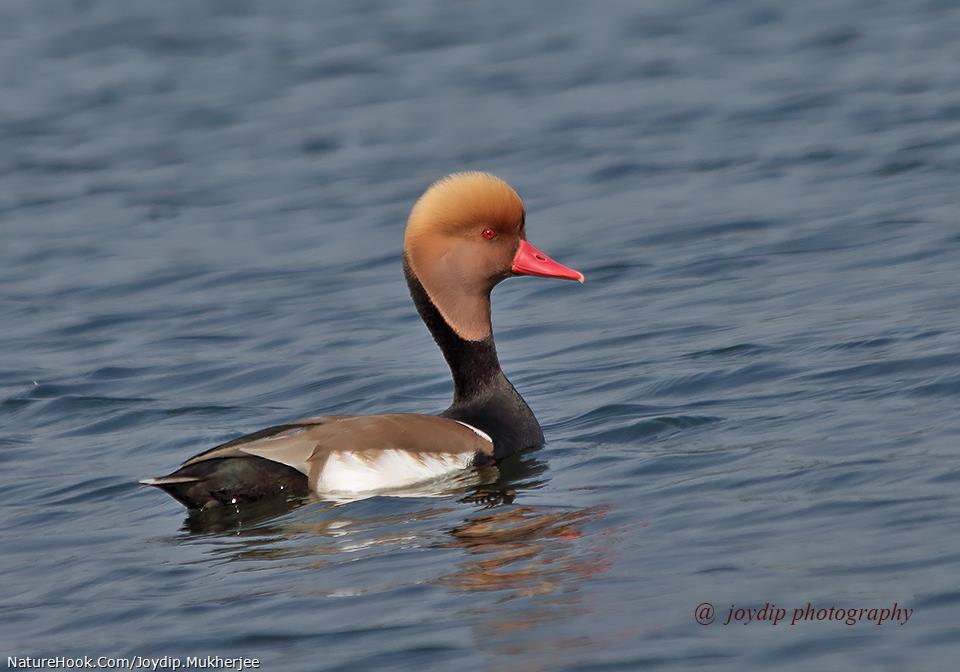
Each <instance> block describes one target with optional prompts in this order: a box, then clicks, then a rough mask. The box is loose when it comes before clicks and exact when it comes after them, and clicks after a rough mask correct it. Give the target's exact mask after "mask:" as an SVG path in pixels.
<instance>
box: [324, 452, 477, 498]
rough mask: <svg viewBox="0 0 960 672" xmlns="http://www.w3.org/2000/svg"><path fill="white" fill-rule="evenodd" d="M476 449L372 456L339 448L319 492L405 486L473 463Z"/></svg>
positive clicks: (330, 462)
mask: <svg viewBox="0 0 960 672" xmlns="http://www.w3.org/2000/svg"><path fill="white" fill-rule="evenodd" d="M473 459H474V456H473V453H436V454H425V453H420V454H418V456H414V454H413V453H410V452H407V451H405V450H395V449H392V448H391V449H388V450H382V451H378V452H377V454H376V456H372V457H370V459H364V458H361V457H359V456H358V455H357V454H356V453H352V452H348V451H335V452H333V453H331V454H330V457H329V458H327V462H326V464H324V466H323V471H321V472H320V474H319V476H318V478H317V488H316V489H317V492H321V493H323V492H369V491H372V490H392V489H396V488H403V487H405V486H408V485H412V484H414V483H420V482H421V481H428V480H430V479H433V478H438V477H440V476H443V475H445V474H449V473H450V472H453V471H459V470H461V469H465V468H467V467H469V466H470V465H472V464H473Z"/></svg>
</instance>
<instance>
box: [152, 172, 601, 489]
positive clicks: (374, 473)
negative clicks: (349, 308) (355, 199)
mask: <svg viewBox="0 0 960 672" xmlns="http://www.w3.org/2000/svg"><path fill="white" fill-rule="evenodd" d="M524 224H525V217H524V208H523V201H521V200H520V197H519V196H518V195H517V193H516V192H515V191H514V190H513V189H512V188H511V187H510V185H508V184H507V183H506V182H504V181H503V180H501V179H499V178H497V177H494V176H493V175H489V174H487V173H480V172H470V173H457V174H454V175H450V176H448V177H445V178H443V179H442V180H439V181H438V182H436V183H434V184H433V185H432V186H431V187H430V188H429V189H427V191H426V192H425V193H424V194H423V196H421V197H420V199H419V200H418V201H417V202H416V204H415V205H414V206H413V210H412V211H411V212H410V217H409V219H408V220H407V228H406V233H405V235H404V240H403V270H404V274H405V275H406V278H407V285H408V286H409V288H410V295H411V296H412V297H413V302H414V303H415V304H416V306H417V311H418V312H419V313H420V317H422V318H423V321H424V322H425V323H426V324H427V328H428V329H430V332H431V333H432V334H433V337H434V339H435V340H436V341H437V344H438V345H439V346H440V349H441V350H442V351H443V356H444V358H445V359H446V360H447V364H448V365H449V366H450V371H451V373H452V374H453V385H454V392H453V403H452V404H451V406H450V408H448V409H447V410H445V411H444V412H443V413H441V414H440V415H438V416H434V415H415V414H401V413H396V414H388V415H368V416H343V415H327V416H319V417H315V418H309V419H306V420H300V421H298V422H292V423H290V424H286V425H279V426H277V427H270V428H268V429H264V430H261V431H259V432H255V433H253V434H248V435H247V436H242V437H240V438H238V439H234V440H233V441H229V442H227V443H224V444H222V445H219V446H216V447H215V448H211V449H210V450H207V451H206V452H203V453H200V454H199V455H195V456H194V457H191V458H190V459H189V460H187V461H186V462H184V463H183V464H182V465H180V468H179V469H177V470H176V471H175V472H173V473H172V474H170V475H169V476H162V477H160V478H148V479H145V480H143V481H141V483H144V484H146V485H154V486H157V487H158V488H161V489H163V490H164V491H166V492H167V493H168V494H170V495H171V496H172V497H174V498H175V499H177V500H178V501H179V502H181V503H182V504H184V505H186V506H187V507H190V508H210V507H216V506H220V505H225V504H237V503H239V502H248V501H252V500H256V499H261V498H265V497H273V496H302V495H306V494H308V493H310V492H315V493H318V494H321V495H322V494H324V493H331V494H334V493H340V494H350V493H353V494H356V493H371V494H372V493H375V492H377V491H381V490H389V489H393V488H403V487H405V486H409V485H412V484H415V483H419V482H422V481H426V480H429V479H432V478H435V477H438V476H440V475H443V474H446V473H449V472H452V471H455V470H460V469H465V468H468V467H471V466H473V465H477V464H487V463H492V462H496V461H498V460H500V459H502V458H504V457H506V456H508V455H511V454H513V453H515V452H517V451H519V450H522V449H524V448H531V447H536V446H540V445H541V444H543V432H542V431H541V430H540V424H539V423H538V422H537V419H536V418H535V417H534V415H533V412H532V411H531V410H530V407H529V406H527V404H526V402H525V401H524V400H523V397H521V396H520V394H519V393H518V392H517V390H516V389H515V388H514V387H513V385H511V384H510V381H509V380H507V377H506V376H505V375H504V374H503V371H502V370H501V369H500V362H499V360H498V359H497V349H496V347H495V346H494V343H493V330H492V327H491V324H490V292H491V290H492V289H493V288H494V286H495V285H496V284H497V283H499V282H500V281H501V280H504V279H506V278H508V277H510V276H512V275H537V276H542V277H547V278H565V279H568V280H579V281H580V282H583V274H582V273H580V272H578V271H575V270H573V269H571V268H567V267H566V266H564V265H562V264H559V263H557V262H556V261H553V260H552V259H550V258H549V257H548V256H547V255H545V254H544V253H543V252H541V251H540V250H538V249H537V248H535V247H534V246H533V245H531V244H530V243H528V242H527V236H526V230H525V227H524Z"/></svg>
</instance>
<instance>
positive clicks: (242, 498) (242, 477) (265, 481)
mask: <svg viewBox="0 0 960 672" xmlns="http://www.w3.org/2000/svg"><path fill="white" fill-rule="evenodd" d="M140 482H141V483H143V484H144V485H152V486H154V487H156V488H160V489H161V490H163V491H164V492H166V493H167V494H168V495H170V496H171V497H173V498H174V499H175V500H177V501H178V502H180V503H181V504H183V505H184V506H186V507H187V508H188V509H209V508H211V507H216V506H227V505H236V504H239V503H242V502H254V501H259V500H262V499H268V498H289V497H304V496H306V495H307V494H308V493H309V490H310V489H309V487H308V485H307V477H306V476H304V475H303V474H302V473H301V472H299V471H297V470H296V469H294V468H293V467H288V466H287V465H285V464H281V463H279V462H274V461H273V460H267V459H265V458H262V457H256V456H253V455H251V456H249V457H226V458H219V459H212V460H204V461H202V462H196V463H194V464H191V465H188V466H186V467H181V468H180V469H178V470H176V471H175V472H173V473H172V474H168V475H167V476H161V477H159V478H145V479H143V480H142V481H140Z"/></svg>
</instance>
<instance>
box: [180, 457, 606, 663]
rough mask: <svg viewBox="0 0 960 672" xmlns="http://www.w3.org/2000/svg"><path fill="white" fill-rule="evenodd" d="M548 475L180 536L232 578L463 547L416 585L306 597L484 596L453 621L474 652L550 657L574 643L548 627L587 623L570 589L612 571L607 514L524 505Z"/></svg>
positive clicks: (320, 505)
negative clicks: (232, 570) (467, 630)
mask: <svg viewBox="0 0 960 672" xmlns="http://www.w3.org/2000/svg"><path fill="white" fill-rule="evenodd" d="M546 470H547V465H546V464H545V463H544V462H543V461H541V460H538V459H536V458H535V457H533V456H532V455H526V456H523V457H520V458H515V459H512V460H508V461H506V462H505V463H502V464H501V465H500V469H499V470H498V471H496V473H495V474H493V475H489V474H488V475H487V477H486V478H481V479H480V482H479V483H474V484H472V485H471V486H469V487H463V486H462V485H461V487H460V488H459V491H454V492H448V493H447V494H446V495H445V496H444V497H441V498H436V497H434V498H430V499H426V500H425V499H423V498H412V499H403V498H384V497H376V498H370V499H365V500H361V501H356V502H353V503H351V504H350V505H349V506H343V505H340V504H338V503H337V502H330V501H322V500H317V499H310V498H307V499H302V500H297V501H291V502H280V503H276V502H275V503H272V504H271V503H263V504H262V505H260V506H256V507H246V508H244V509H243V510H242V511H229V510H224V511H220V512H214V511H206V512H203V513H198V514H194V515H191V516H189V517H188V518H187V519H186V521H185V524H184V528H183V529H184V530H185V531H186V532H189V533H190V534H189V535H188V536H187V537H186V538H185V539H183V541H185V542H186V543H191V542H192V541H196V542H197V543H202V544H204V546H205V548H206V551H207V552H208V553H210V554H213V555H214V556H216V557H219V558H221V559H224V560H227V561H228V562H231V563H232V562H238V563H242V564H243V566H242V568H239V569H238V571H258V570H261V569H266V568H269V567H274V568H275V567H277V566H278V564H279V565H292V567H291V568H293V569H297V568H299V569H303V570H308V571H312V570H316V569H328V570H329V571H332V572H336V570H337V569H338V567H339V566H342V565H343V564H344V563H345V562H351V561H353V560H356V559H358V554H359V555H360V557H363V555H364V554H367V555H369V554H372V553H376V554H378V555H381V556H382V555H383V550H384V548H385V547H386V548H390V547H394V548H404V549H411V548H416V549H419V550H420V551H421V552H424V553H429V551H430V549H460V551H461V558H460V559H459V561H458V565H459V566H458V567H457V569H456V571H454V572H449V573H445V574H439V575H435V576H429V575H427V576H423V575H422V574H417V573H416V570H412V571H411V570H404V571H407V572H408V573H406V574H405V573H404V571H400V572H398V573H397V574H396V575H388V576H389V582H388V585H387V586H383V585H380V586H372V585H343V584H342V583H337V582H335V581H334V582H331V585H330V586H327V587H324V584H323V583H322V582H321V583H318V584H317V586H316V588H315V590H316V593H314V594H315V595H316V596H317V597H318V598H322V597H325V596H328V595H333V594H334V593H336V595H337V596H342V595H344V594H351V595H353V594H362V593H364V592H371V591H372V592H376V591H377V590H383V589H389V587H390V586H394V587H395V586H397V585H403V584H404V583H405V582H418V583H419V582H421V581H424V580H426V582H429V583H433V584H434V585H436V586H438V587H440V588H441V589H443V590H449V591H455V592H463V593H472V594H477V595H479V594H486V595H489V596H490V597H492V598H493V603H491V602H490V599H484V600H481V601H476V600H474V601H469V600H465V601H464V607H463V609H464V612H463V614H461V615H460V616H461V617H462V618H464V619H465V620H466V621H467V622H471V623H472V624H473V628H474V632H475V636H476V638H477V639H478V643H480V644H481V645H483V646H486V647H489V648H490V649H491V650H499V651H501V652H504V653H507V654H509V653H511V651H512V650H513V648H514V647H521V648H523V649H524V650H526V651H530V647H531V646H532V647H535V648H537V649H538V650H540V649H542V650H543V651H544V652H545V654H549V652H550V651H557V650H560V649H562V648H564V647H566V646H577V645H578V641H579V637H578V636H577V635H576V633H572V634H571V633H567V634H566V635H564V634H562V628H558V627H556V626H558V625H559V624H562V623H564V622H568V621H569V620H570V618H571V617H572V616H574V615H576V614H581V613H587V614H588V613H590V611H591V609H592V606H587V605H583V604H582V603H581V598H580V595H579V585H580V584H581V583H582V582H583V581H584V580H586V579H589V578H590V577H593V576H595V575H597V574H601V573H603V572H605V571H607V568H608V567H609V564H610V561H609V559H608V554H609V549H608V548H607V546H606V545H605V543H598V541H597V540H598V539H601V540H602V541H604V542H606V541H607V538H606V537H605V536H604V535H603V533H602V532H598V530H597V527H596V525H594V524H595V523H597V522H598V521H600V519H602V518H603V517H604V516H605V515H606V513H607V510H606V508H604V507H586V508H573V507H568V506H543V505H535V504H530V503H525V502H524V501H523V500H524V496H525V495H528V494H530V493H532V492H533V491H534V490H537V489H539V488H542V487H543V486H544V485H545V484H546V482H547V481H546V479H545V476H544V475H545V472H546ZM211 542H212V543H211ZM429 557H431V556H429V555H425V556H424V558H429ZM250 561H256V562H250ZM264 561H267V562H264ZM426 571H428V572H429V570H428V569H427V570H426ZM332 576H336V575H335V574H334V575H332ZM324 591H326V592H324ZM331 591H332V592H331ZM548 625H549V626H550V627H546V626H548ZM534 629H535V630H536V632H534ZM538 635H539V636H538ZM579 644H583V642H579ZM547 657H549V655H547Z"/></svg>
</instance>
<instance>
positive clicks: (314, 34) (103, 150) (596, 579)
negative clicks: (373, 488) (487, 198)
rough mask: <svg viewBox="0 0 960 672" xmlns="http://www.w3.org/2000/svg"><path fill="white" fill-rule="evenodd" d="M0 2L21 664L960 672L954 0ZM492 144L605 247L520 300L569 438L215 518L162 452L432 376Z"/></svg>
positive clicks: (590, 250)
mask: <svg viewBox="0 0 960 672" xmlns="http://www.w3.org/2000/svg"><path fill="white" fill-rule="evenodd" d="M0 34H2V39H0V84H2V90H3V91H4V95H3V97H2V99H0V236H2V237H0V323H2V325H3V328H2V330H0V400H2V402H0V464H2V468H3V473H4V479H3V490H4V492H3V511H2V514H0V534H2V537H3V539H4V543H3V553H2V555H0V568H2V575H3V577H4V579H3V585H4V588H3V591H2V592H3V597H2V598H0V614H2V616H0V618H2V628H0V654H2V657H3V663H4V664H6V662H7V661H6V656H8V655H21V656H25V655H39V654H43V655H70V654H73V655H79V654H84V653H86V654H91V655H94V656H96V655H109V656H122V655H137V654H140V655H145V656H146V655H149V656H162V655H174V656H187V655H215V654H219V655H222V656H237V655H245V656H253V657H258V658H259V659H260V660H261V661H263V665H264V669H284V670H310V671H314V670H320V669H323V670H371V669H393V670H407V669H423V668H430V669H452V668H454V667H455V668H456V669H459V670H487V669H504V670H541V669H542V670H572V669H591V670H615V669H622V670H636V669H641V668H643V669H657V670H686V669H707V668H709V669H745V668H746V669H761V668H762V669H765V670H766V669H800V668H804V669H809V668H812V667H817V668H818V669H819V668H822V669H863V668H865V667H866V666H868V665H869V666H870V667H871V669H876V670H914V669H928V670H947V669H954V668H955V662H954V661H955V659H956V655H957V653H958V645H957V641H958V638H960V626H958V625H957V621H956V613H957V608H958V605H960V589H958V584H957V576H958V569H960V534H958V532H960V517H958V513H960V497H958V494H957V486H958V483H960V463H958V461H957V459H956V437H957V436H958V434H960V414H958V412H957V402H958V397H960V316H958V308H960V296H958V281H957V278H958V274H960V226H958V221H957V212H958V197H957V194H958V190H957V185H958V176H960V158H958V157H960V93H958V91H960V68H958V67H957V65H958V63H960V42H958V41H957V39H956V36H957V34H960V8H958V7H957V6H956V4H955V3H952V2H947V1H929V2H928V1H919V0H917V1H913V2H893V1H889V2H876V1H870V2H867V1H866V0H864V1H856V0H842V1H838V0H829V1H828V0H816V1H814V2H806V3H791V4H787V3H777V4H773V3H762V2H750V1H749V0H740V1H737V2H725V3H717V2H710V1H708V0H685V1H682V2H676V1H674V0H670V1H667V0H663V1H658V2H644V3H639V4H638V3H633V2H621V3H609V4H604V5H603V6H602V7H594V6H590V5H587V4H583V3H573V2H569V3H559V2H558V3H551V4H550V5H549V6H546V5H544V6H539V7H537V6H534V5H532V4H528V3H516V2H498V3H495V6H491V5H489V4H487V5H484V6H480V5H466V4H459V3H458V4H450V3H430V2H409V3H402V5H401V4H398V3H389V2H375V1H365V2H359V3H348V4H345V5H344V6H342V7H335V6H333V5H332V4H331V5H329V6H327V5H322V4H320V3H310V2H275V3H270V4H269V5H263V4H261V3H252V2H221V3H190V2H173V3H142V2H120V1H115V2H79V1H78V2H53V1H40V2H38V1H36V0H10V1H8V2H6V3H4V4H3V6H2V8H0ZM473 168H479V169H485V170H490V171H492V172H495V173H497V174H499V175H501V176H503V177H504V178H506V179H507V180H508V181H510V182H511V183H512V184H514V186H516V188H517V189H518V190H519V191H520V192H521V194H522V195H523V196H524V197H525V199H526V203H527V209H528V213H529V216H528V228H529V231H530V236H531V240H533V241H534V242H535V243H536V244H537V245H539V246H540V247H542V249H544V250H546V251H548V252H549V253H550V254H552V255H553V256H555V257H556V258H557V259H559V260H561V261H563V262H565V263H568V264H570V265H571V266H574V267H575V268H578V269H580V270H582V271H584V272H585V273H586V275H587V283H586V284H585V285H584V286H583V287H580V286H577V285H576V284H574V283H559V282H551V281H547V280H539V279H518V280H511V281H508V282H507V283H505V284H504V285H502V286H501V287H500V288H498V289H497V291H496V292H495V294H494V326H495V329H496V334H497V337H498V345H499V349H500V352H501V359H502V360H503V364H504V368H505V370H506V371H507V373H508V375H509V376H510V377H511V379H512V380H513V382H514V383H515V384H516V385H517V387H518V388H519V389H520V390H521V391H522V392H523V393H524V395H525V396H526V398H527V400H528V401H529V403H530V405H531V406H532V407H533V408H534V409H535V411H536V412H537V414H538V416H539V418H540V420H541V422H542V424H543V426H544V430H545V433H546V435H547V437H548V441H549V444H548V446H547V447H546V448H544V449H543V450H541V451H539V452H537V453H534V454H531V455H528V456H525V457H524V458H523V459H522V460H518V461H515V462H513V463H511V464H509V465H506V466H505V468H504V473H503V475H502V478H503V482H504V484H505V485H506V486H508V487H511V488H513V489H514V490H515V492H516V497H515V499H514V501H513V503H512V504H503V505H501V506H488V505H487V504H486V503H484V502H483V501H482V497H474V496H472V495H481V494H482V493H476V492H474V491H472V490H471V489H469V488H463V489H462V490H461V491H459V492H454V493H452V494H450V495H448V496H444V497H438V498H411V499H397V498H374V499H369V500H365V501H361V502H356V503H352V504H346V505H342V506H333V505H331V504H329V503H322V502H314V503H309V504H307V505H305V506H302V507H300V508H297V509H295V510H293V511H286V512H270V511H261V512H255V513H256V515H254V514H253V513H251V514H250V515H248V516H243V517H241V518H240V519H236V520H232V519H227V520H223V521H219V522H217V523H216V524H210V523H209V522H208V523H203V522H202V521H200V522H198V521H196V520H194V519H189V518H187V517H185V515H184V512H183V510H182V508H181V507H180V506H179V505H177V504H176V503H175V502H174V501H173V500H171V499H169V498H168V497H166V496H165V495H163V494H162V493H160V492H158V491H154V490H149V489H144V488H141V487H139V486H138V485H137V484H136V480H137V479H138V478H141V477H144V476H150V475H156V474H161V473H166V472H167V471H168V470H170V469H171V468H173V467H174V466H175V465H176V464H178V463H179V461H180V460H182V459H184V458H185V457H187V456H189V455H191V454H193V453H195V452H197V451H199V450H201V449H204V448H207V447H209V446H211V445H213V444H215V443H217V442H220V441H223V440H227V439H229V438H232V437H235V436H237V435H238V434H240V433H243V432H247V431H253V430H255V429H259V428H261V427H264V426H267V425H269V424H271V423H278V422H282V421H285V420H290V419H293V418H298V417H303V416H306V415H310V414H315V413H340V412H346V413H366V412H380V411H388V410H393V411H437V410H440V409H442V408H443V407H444V406H445V405H446V403H447V402H448V400H449V394H450V383H449V379H448V374H447V372H446V370H445V368H444V365H443V362H442V360H441V358H440V356H439V353H438V351H437V350H436V348H435V346H434V344H433V343H432V341H431V340H430V339H429V337H428V335H427V333H426V330H425V329H424V328H423V326H422V324H421V323H420V322H419V320H418V318H417V316H416V314H415V312H414V310H413V307H412V304H411V303H410V301H409V299H408V297H407V295H406V289H405V287H404V285H403V283H402V281H401V272H400V266H399V259H398V252H399V246H400V241H401V235H402V228H403V222H404V219H405V217H406V213H407V210H408V208H409V207H410V205H411V203H412V201H413V200H414V199H415V198H416V196H417V195H418V194H419V193H420V191H421V190H422V189H423V188H424V187H425V186H426V185H427V184H429V183H430V182H431V181H432V180H433V179H435V178H437V177H439V176H441V175H443V174H445V173H447V172H450V171H452V170H462V169H473ZM472 499H480V500H481V501H471V500H472ZM702 602H711V603H713V604H714V605H716V618H717V622H715V623H714V624H713V625H709V626H701V625H698V624H697V623H696V621H695V620H694V610H695V608H696V607H697V605H698V604H700V603H702ZM767 602H770V603H773V604H775V605H776V606H777V607H782V608H786V609H787V610H788V612H789V613H788V615H787V617H786V621H787V622H781V623H779V624H777V625H775V626H774V625H772V624H770V623H769V622H754V623H750V624H748V625H741V624H737V623H732V624H730V625H726V626H724V625H723V624H722V621H724V620H725V619H726V617H727V612H728V610H729V608H730V606H731V605H737V606H738V607H751V608H758V607H762V606H763V605H764V604H765V603H767ZM808 602H809V603H811V604H812V605H814V606H816V607H830V606H838V607H843V608H874V607H875V608H882V607H892V606H893V603H894V602H896V603H898V605H899V606H905V607H908V608H911V609H913V612H912V616H911V617H910V619H909V621H908V622H907V623H905V624H903V625H901V624H899V623H885V624H883V625H879V626H878V625H874V624H871V623H866V622H864V623H859V624H857V625H850V626H848V625H846V624H844V623H837V622H801V623H797V624H795V625H792V626H791V625H790V624H789V621H790V619H791V614H792V610H793V609H794V608H803V607H804V606H805V605H806V604H807V603H808Z"/></svg>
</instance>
